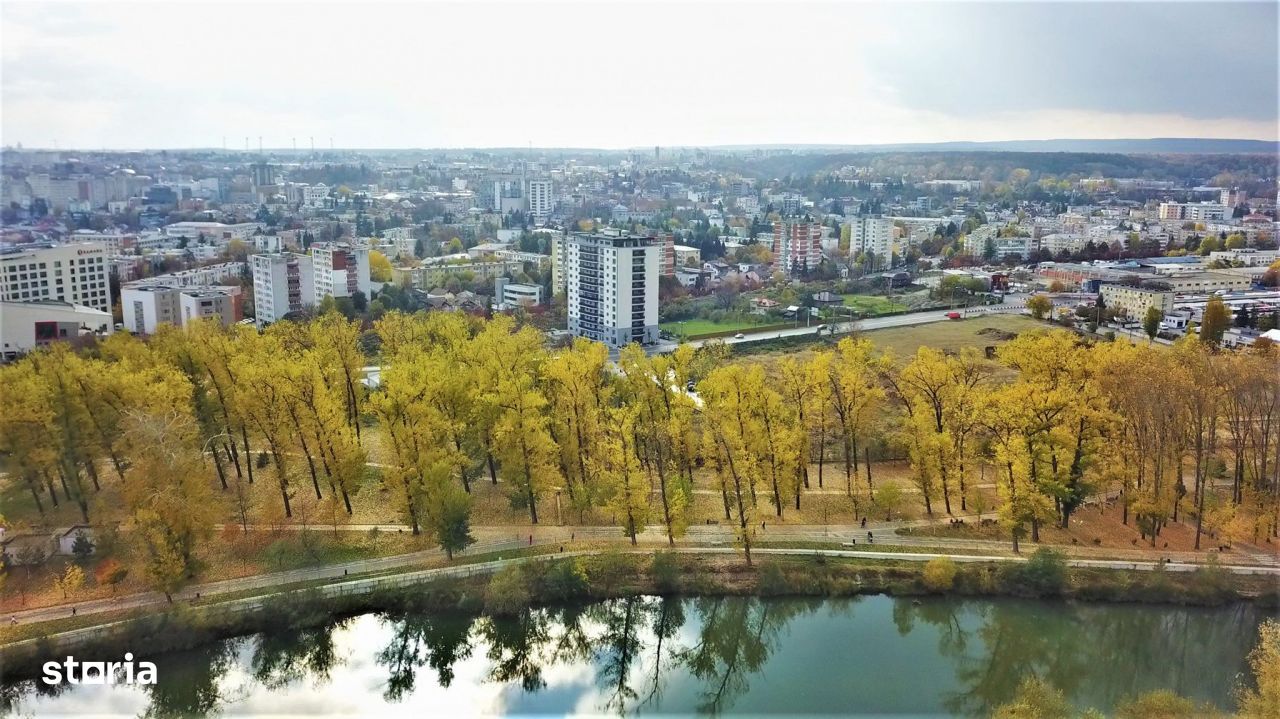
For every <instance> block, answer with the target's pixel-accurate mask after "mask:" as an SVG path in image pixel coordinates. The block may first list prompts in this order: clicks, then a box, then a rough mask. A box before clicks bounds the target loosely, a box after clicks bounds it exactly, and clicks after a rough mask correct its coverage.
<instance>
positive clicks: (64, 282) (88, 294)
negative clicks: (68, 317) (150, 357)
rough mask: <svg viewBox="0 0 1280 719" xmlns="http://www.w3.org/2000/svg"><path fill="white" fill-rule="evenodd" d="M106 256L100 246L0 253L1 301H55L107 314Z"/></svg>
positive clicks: (89, 244)
mask: <svg viewBox="0 0 1280 719" xmlns="http://www.w3.org/2000/svg"><path fill="white" fill-rule="evenodd" d="M108 260H109V254H108V251H107V246H106V245H105V244H103V243H101V242H79V243H75V244H69V245H31V246H22V247H16V248H14V249H12V250H6V251H4V252H2V253H0V300H4V301H6V302H38V301H41V300H56V301H58V302H70V303H72V304H76V305H84V306H86V307H92V308H93V309H95V310H101V311H103V312H110V311H111V305H112V304H113V298H112V297H111V283H110V281H109V279H108V278H107V273H108V269H109V268H108Z"/></svg>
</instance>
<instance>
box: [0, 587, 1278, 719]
mask: <svg viewBox="0 0 1280 719" xmlns="http://www.w3.org/2000/svg"><path fill="white" fill-rule="evenodd" d="M1265 616H1266V614H1265V613H1264V612H1263V611H1262V610H1259V609H1258V608H1256V607H1254V606H1251V605H1247V604H1236V605H1231V606H1227V607H1220V608H1211V609H1208V608H1184V607H1172V606H1158V605H1115V604H1082V603H1068V602H1050V601H1023V600H1013V599H996V600H991V599H982V600H974V599H952V598H925V599H920V600H912V599H895V598H891V597H886V596H866V597H859V598H852V599H812V600H805V599H746V598H738V597H706V598H692V599H690V598H685V599H674V598H670V599H668V598H661V597H635V598H631V599H618V600H612V601H607V602H600V603H596V604H586V605H566V606H558V607H552V608H547V609H534V610H529V611H526V612H524V613H522V614H520V615H518V616H515V617H510V618H503V619H495V618H488V617H467V616H458V615H431V614H410V615H404V614H366V615H362V616H356V617H349V618H345V619H339V620H334V621H333V622H331V623H329V624H328V625H326V626H323V627H317V628H312V629H303V630H291V631H282V632H279V633H265V634H256V635H252V636H246V637H237V638H233V639H227V640H223V641H219V642H214V643H210V644H208V645H205V646H201V647H198V648H196V649H193V650H190V651H183V652H173V653H167V654H159V655H148V653H147V652H146V648H145V647H131V648H130V650H131V651H133V652H134V653H135V654H136V655H137V659H136V660H135V661H138V660H143V659H146V660H149V661H153V662H154V663H155V664H156V666H157V669H158V675H159V680H158V682H157V683H156V684H155V685H153V686H146V687H134V686H125V685H109V686H103V685H78V686H68V685H62V686H60V687H58V688H57V689H54V690H53V692H54V693H50V690H48V689H46V688H45V687H44V686H43V685H36V684H35V683H34V682H26V683H22V684H11V685H7V686H3V691H2V693H0V697H3V699H2V700H0V701H2V702H3V704H7V707H6V706H3V705H0V714H4V713H6V711H4V710H6V709H7V711H8V712H12V713H14V714H16V715H20V716H23V715H29V716H39V717H43V716H51V715H88V714H98V715H101V714H116V715H128V716H139V715H142V714H151V715H153V716H172V715H180V716H191V715H203V714H212V713H222V714H226V715H244V714H282V713H288V714H294V715H299V714H364V715H376V716H413V717H421V716H449V717H455V716H469V715H474V714H478V713H483V714H502V715H530V714H540V715H547V714H551V715H571V714H578V715H582V714H586V715H595V714H620V713H627V714H640V715H646V714H691V713H722V714H774V715H777V714H793V715H794V714H838V715H849V714H857V715H864V716H876V715H895V716H904V715H906V716H984V715H987V714H989V713H990V711H991V709H992V708H993V707H994V706H997V705H999V704H1000V703H1002V702H1004V701H1007V700H1008V699H1009V697H1010V695H1011V694H1012V692H1013V690H1014V688H1015V687H1016V685H1017V684H1018V682H1019V680H1020V678H1021V677H1023V676H1025V675H1027V674H1029V673H1035V674H1037V675H1039V676H1042V677H1045V678H1047V679H1048V680H1049V681H1050V682H1051V683H1052V684H1054V685H1055V686H1057V687H1058V688H1060V689H1062V690H1063V691H1064V692H1065V694H1066V695H1067V697H1068V698H1069V699H1070V700H1071V701H1072V702H1073V703H1075V704H1076V705H1078V706H1080V707H1095V708H1098V709H1100V710H1103V711H1107V710H1109V709H1110V708H1111V707H1113V706H1114V705H1115V704H1116V703H1117V702H1119V701H1122V700H1123V699H1125V698H1126V697H1129V696H1132V695H1134V694H1137V693H1140V692H1143V691H1147V690H1151V689H1158V688H1166V689H1172V690H1174V691H1176V692H1178V693H1180V694H1183V695H1186V696H1190V697H1194V698H1196V699H1197V700H1200V701H1208V702H1212V703H1214V704H1216V705H1218V706H1219V707H1220V708H1224V709H1229V708H1231V707H1232V700H1231V696H1232V688H1233V686H1234V685H1235V684H1236V682H1237V681H1238V680H1239V678H1241V677H1242V676H1245V675H1246V674H1247V671H1248V669H1247V663H1246V657H1247V655H1248V653H1249V650H1250V648H1251V647H1252V645H1253V644H1254V642H1255V641H1256V638H1257V627H1258V624H1259V623H1260V622H1261V621H1262V619H1263V618H1264V617H1265ZM121 653H123V649H122V650H121ZM76 658H77V659H78V660H81V661H83V660H85V659H91V660H93V659H98V660H116V661H119V660H120V659H121V657H120V656H102V657H87V656H77V657H76Z"/></svg>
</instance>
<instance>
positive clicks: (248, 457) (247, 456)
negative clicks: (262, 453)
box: [236, 425, 253, 484]
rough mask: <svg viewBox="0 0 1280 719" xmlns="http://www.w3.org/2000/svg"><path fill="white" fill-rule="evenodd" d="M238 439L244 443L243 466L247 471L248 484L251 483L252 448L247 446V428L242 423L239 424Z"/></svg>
mask: <svg viewBox="0 0 1280 719" xmlns="http://www.w3.org/2000/svg"><path fill="white" fill-rule="evenodd" d="M240 441H241V442H243V443H244V466H245V467H246V468H247V469H248V471H249V484H253V450H252V449H250V448H249V430H248V428H246V427H245V426H244V425H240ZM236 466H239V465H236Z"/></svg>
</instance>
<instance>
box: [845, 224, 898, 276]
mask: <svg viewBox="0 0 1280 719" xmlns="http://www.w3.org/2000/svg"><path fill="white" fill-rule="evenodd" d="M849 224H850V228H849V255H850V256H851V257H857V256H858V255H859V254H864V253H867V254H871V255H874V256H875V259H876V265H877V266H881V265H883V266H888V264H889V259H890V257H891V256H892V255H893V220H892V219H890V218H888V217H880V216H878V215H871V216H868V217H855V218H853V221H852V222H851V223H849Z"/></svg>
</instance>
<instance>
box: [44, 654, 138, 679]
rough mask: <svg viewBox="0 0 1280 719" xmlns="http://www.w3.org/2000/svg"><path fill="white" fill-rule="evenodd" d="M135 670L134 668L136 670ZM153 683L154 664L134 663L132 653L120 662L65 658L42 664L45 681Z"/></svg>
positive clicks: (125, 655)
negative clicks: (81, 660)
mask: <svg viewBox="0 0 1280 719" xmlns="http://www.w3.org/2000/svg"><path fill="white" fill-rule="evenodd" d="M135 670H136V671H135ZM63 682H65V683H67V684H155V683H156V665H155V664H152V663H151V662H142V661H140V662H138V663H137V665H136V667H135V665H134V663H133V652H125V654H124V661H123V662H77V661H76V660H75V658H74V657H67V658H66V660H65V661H63V662H62V663H61V664H60V663H58V662H45V663H44V683H45V684H62V683H63Z"/></svg>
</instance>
